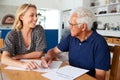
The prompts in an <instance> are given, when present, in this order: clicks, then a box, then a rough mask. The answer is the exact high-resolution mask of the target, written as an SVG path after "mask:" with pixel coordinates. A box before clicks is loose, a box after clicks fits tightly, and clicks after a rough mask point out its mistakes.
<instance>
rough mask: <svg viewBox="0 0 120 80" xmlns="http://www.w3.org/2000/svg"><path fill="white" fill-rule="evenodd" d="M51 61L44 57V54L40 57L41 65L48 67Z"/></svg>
mask: <svg viewBox="0 0 120 80" xmlns="http://www.w3.org/2000/svg"><path fill="white" fill-rule="evenodd" d="M51 63H52V59H50V58H47V57H44V56H43V57H42V58H41V65H42V67H44V68H49V66H50V64H51Z"/></svg>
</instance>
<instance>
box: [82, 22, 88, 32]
mask: <svg viewBox="0 0 120 80" xmlns="http://www.w3.org/2000/svg"><path fill="white" fill-rule="evenodd" d="M81 27H82V31H85V30H87V24H86V23H83V24H82V26H81Z"/></svg>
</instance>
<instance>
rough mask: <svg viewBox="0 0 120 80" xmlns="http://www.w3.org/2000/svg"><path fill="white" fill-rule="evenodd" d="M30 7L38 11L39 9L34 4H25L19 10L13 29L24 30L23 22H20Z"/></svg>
mask: <svg viewBox="0 0 120 80" xmlns="http://www.w3.org/2000/svg"><path fill="white" fill-rule="evenodd" d="M29 7H33V8H35V9H37V7H36V6H35V5H33V4H23V5H21V6H20V7H19V8H18V10H17V12H16V16H15V21H14V24H13V29H15V30H16V31H19V30H21V29H22V28H23V22H22V21H21V20H20V16H21V15H23V14H24V13H25V12H26V11H27V10H28V8H29Z"/></svg>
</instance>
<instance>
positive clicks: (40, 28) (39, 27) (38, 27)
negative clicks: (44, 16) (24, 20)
mask: <svg viewBox="0 0 120 80" xmlns="http://www.w3.org/2000/svg"><path fill="white" fill-rule="evenodd" d="M35 30H44V29H43V27H42V26H41V25H36V28H35Z"/></svg>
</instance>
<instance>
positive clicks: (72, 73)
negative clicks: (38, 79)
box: [42, 65, 89, 80]
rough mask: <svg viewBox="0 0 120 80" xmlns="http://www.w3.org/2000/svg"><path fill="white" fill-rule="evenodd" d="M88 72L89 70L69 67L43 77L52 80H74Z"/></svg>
mask: <svg viewBox="0 0 120 80" xmlns="http://www.w3.org/2000/svg"><path fill="white" fill-rule="evenodd" d="M88 71H89V70H85V69H81V68H77V67H73V66H70V65H68V66H65V67H62V68H60V69H58V70H57V71H54V72H48V73H45V74H43V75H42V76H44V77H47V78H48V79H50V80H74V79H75V78H77V77H79V76H81V75H83V74H85V73H86V72H88Z"/></svg>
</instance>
